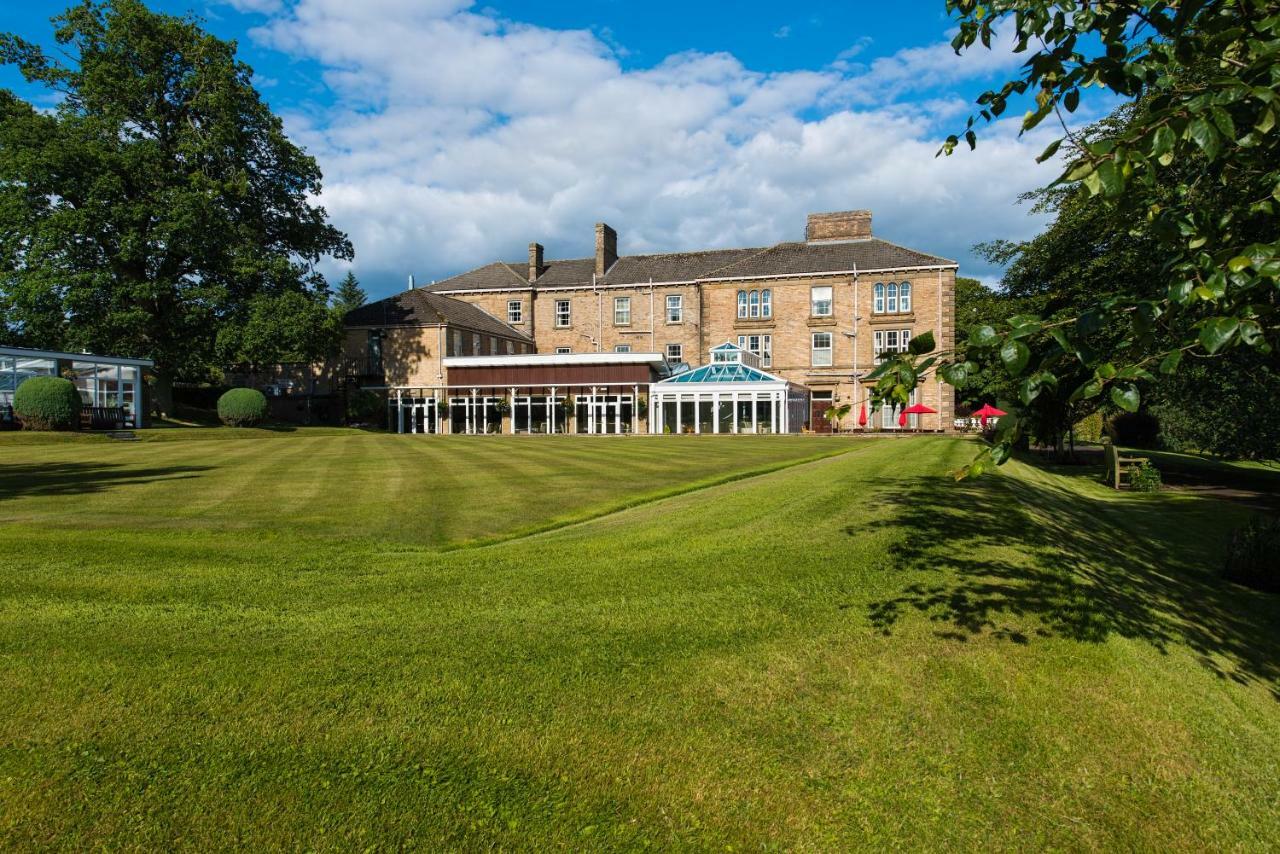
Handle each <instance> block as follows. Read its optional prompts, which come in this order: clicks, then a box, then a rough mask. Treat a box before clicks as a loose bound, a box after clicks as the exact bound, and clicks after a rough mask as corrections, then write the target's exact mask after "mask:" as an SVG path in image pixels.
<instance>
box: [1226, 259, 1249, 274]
mask: <svg viewBox="0 0 1280 854" xmlns="http://www.w3.org/2000/svg"><path fill="white" fill-rule="evenodd" d="M1248 266H1249V259H1248V258H1247V257H1245V256H1244V255H1237V256H1236V257H1234V258H1232V259H1231V260H1230V261H1228V262H1227V269H1228V270H1230V271H1231V272H1233V273H1239V272H1240V271H1241V270H1243V269H1245V268H1247V267H1248Z"/></svg>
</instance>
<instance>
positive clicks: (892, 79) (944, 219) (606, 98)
mask: <svg viewBox="0 0 1280 854" xmlns="http://www.w3.org/2000/svg"><path fill="white" fill-rule="evenodd" d="M234 2H235V3H236V5H239V6H246V7H247V6H264V7H265V6H270V5H271V0H234ZM268 11H270V10H268ZM254 38H255V39H257V40H258V41H259V42H260V43H262V44H264V45H266V46H269V47H274V48H276V49H279V50H283V51H286V52H288V53H290V54H293V55H295V56H299V57H304V58H307V59H310V60H314V61H316V62H318V63H319V64H320V65H321V66H322V67H323V68H325V69H326V70H325V82H326V84H327V85H328V86H329V87H330V88H331V89H332V90H333V91H334V93H335V94H336V98H337V100H336V104H334V105H332V106H326V107H324V108H323V109H319V108H318V109H317V110H315V111H311V112H295V113H292V114H288V115H287V116H286V121H287V124H288V127H289V130H290V132H291V134H292V135H293V136H294V137H295V138H296V139H298V140H299V141H300V142H302V143H303V144H305V145H306V146H307V148H308V149H309V151H311V153H313V154H314V155H316V157H317V158H318V159H319V161H320V164H321V167H322V168H323V169H324V172H325V176H326V180H325V187H324V193H323V199H322V201H323V204H324V205H325V206H326V207H327V208H328V210H329V213H330V215H331V217H332V219H333V221H334V222H335V224H337V225H338V226H339V227H340V228H343V229H344V230H346V231H348V232H349V234H350V235H351V237H352V240H353V242H354V244H355V247H356V263H355V267H356V269H357V271H358V272H359V273H360V274H361V275H362V277H363V278H364V279H365V281H366V282H367V283H369V284H372V285H373V286H374V289H375V290H389V289H391V288H394V287H398V286H399V285H400V283H401V282H402V281H403V277H404V274H405V273H407V272H409V271H414V272H416V273H418V274H419V278H420V279H421V278H422V277H423V276H424V275H426V276H427V277H429V278H430V277H436V276H443V275H448V274H451V273H453V272H458V271H460V270H463V269H466V268H468V267H470V266H474V265H477V264H481V263H487V262H488V261H490V260H493V259H495V258H498V257H502V258H508V259H518V258H521V257H522V256H523V253H524V247H525V246H526V245H527V244H528V242H529V241H531V240H538V241H540V242H542V243H544V244H545V245H546V246H547V249H548V254H549V255H550V256H551V257H573V256H581V255H585V254H589V252H590V251H591V245H592V237H593V233H592V224H593V223H595V222H596V221H597V220H601V219H604V220H608V221H609V222H610V223H611V224H613V225H614V226H615V227H616V228H617V229H618V231H619V240H620V248H621V249H622V250H623V251H624V252H638V251H665V250H678V249H695V248H706V247H712V246H732V245H760V244H768V243H772V242H776V241H778V240H785V239H798V238H799V237H800V235H801V234H802V233H803V228H804V218H805V214H806V213H808V212H810V211H818V210H839V209H845V208H854V207H866V208H871V209H872V210H873V211H874V212H875V231H876V233H877V234H878V235H880V236H882V237H885V238H886V239H889V240H893V241H895V242H898V243H902V244H905V245H909V246H912V247H914V248H918V249H921V250H924V251H928V252H934V253H937V254H942V255H947V256H950V257H955V258H957V259H958V260H960V261H961V262H962V263H966V264H967V263H969V262H971V261H972V260H973V259H972V257H971V256H970V255H969V252H968V247H969V246H970V245H971V244H973V243H974V242H977V241H979V240H987V239H991V238H993V237H1021V236H1026V235H1028V234H1030V233H1031V232H1032V231H1033V230H1034V228H1035V225H1036V223H1035V222H1033V221H1030V220H1028V218H1027V212H1026V210H1025V209H1024V208H1019V207H1015V206H1014V205H1013V202H1014V201H1015V199H1016V198H1017V196H1018V194H1019V193H1021V192H1023V191H1025V190H1027V189H1030V188H1032V187H1034V186H1038V185H1040V184H1043V183H1045V182H1046V181H1047V180H1049V178H1050V177H1051V175H1050V174H1049V172H1050V167H1047V166H1046V167H1036V165H1035V164H1034V156H1035V154H1036V153H1038V152H1039V151H1040V150H1041V149H1042V148H1043V146H1044V144H1045V135H1046V134H1047V131H1045V132H1042V133H1038V134H1036V135H1034V136H1033V137H1032V138H1027V139H1021V140H1020V139H1018V138H1017V134H1016V126H1014V125H1013V124H1011V123H1010V122H1004V123H1000V124H998V125H996V126H994V127H991V128H989V129H986V130H985V131H984V135H983V140H982V143H981V144H980V145H979V148H978V150H977V151H976V152H973V153H969V152H964V153H960V154H957V155H956V156H954V157H950V158H935V157H934V154H935V152H936V150H937V147H938V140H939V139H940V138H941V136H942V135H944V132H943V128H944V127H946V128H947V129H949V128H950V127H951V126H952V125H954V123H955V122H957V121H960V120H962V117H963V116H964V115H965V114H966V113H967V111H968V107H969V105H968V103H967V101H965V100H963V99H961V98H959V97H958V96H957V95H956V94H955V93H954V90H953V89H952V88H951V87H953V86H954V85H955V83H956V82H957V81H958V80H964V79H970V80H972V79H981V78H983V77H985V76H987V75H989V74H992V73H996V72H1001V71H1004V72H1008V71H1010V70H1011V69H1013V68H1014V67H1016V65H1017V64H1018V63H1019V62H1020V59H1019V58H1018V57H1016V56H1014V55H1013V54H1011V53H1010V52H1009V51H1007V50H1005V49H1000V50H993V51H990V52H987V51H977V52H975V53H973V54H969V55H967V56H966V57H963V58H957V57H956V56H955V55H954V53H953V52H952V50H951V48H950V46H949V44H947V43H946V42H944V41H939V43H937V44H933V45H927V46H923V47H919V48H912V49H909V50H904V51H900V52H899V53H897V54H894V55H893V56H891V57H882V58H879V59H876V60H874V61H872V62H871V63H870V64H869V65H866V66H863V65H854V64H852V63H850V62H849V60H851V59H852V57H853V56H855V55H856V54H857V52H858V51H860V50H861V49H863V48H865V46H866V45H867V44H868V43H869V40H868V39H865V38H864V39H860V40H858V41H857V42H856V43H855V45H854V46H853V47H852V48H850V50H847V51H845V52H844V53H843V54H842V55H841V58H839V59H837V60H834V61H833V62H832V64H831V65H829V66H826V67H823V68H818V69H815V70H810V71H797V72H787V73H775V74H770V73H764V72H761V71H756V70H752V69H749V68H746V67H744V66H743V64H742V63H741V62H740V61H739V60H737V59H736V58H735V57H733V56H731V55H729V54H724V53H714V54H705V53H684V54H678V55H673V56H670V57H667V58H666V59H665V60H664V61H662V62H661V63H660V64H658V65H657V66H655V67H651V68H645V69H638V70H627V69H624V68H623V67H622V66H621V64H620V62H619V60H618V53H617V52H616V51H615V49H614V48H612V47H610V46H609V45H608V44H606V43H605V42H604V41H602V40H601V39H600V38H598V37H597V36H596V35H593V34H592V33H590V32H586V31H557V30H551V29H546V28H541V27H535V26H530V25H527V24H523V23H519V22H512V21H504V20H499V19H497V18H495V17H492V16H491V15H489V14H483V13H478V12H475V11H473V10H472V8H471V5H470V3H468V2H466V0H428V2H421V0H368V2H362V3H353V2H351V0H298V2H296V3H294V4H293V5H291V6H289V7H287V8H281V9H279V10H277V11H276V12H275V13H274V14H272V15H270V17H269V18H268V20H267V21H266V23H265V24H264V25H263V26H262V27H260V28H258V29H257V30H255V31H254ZM935 90H936V91H935ZM908 96H911V97H914V98H917V100H913V101H907V100H903V99H905V98H907V97H908ZM921 97H927V100H918V99H919V98H921ZM972 267H973V269H972V272H977V273H982V274H984V275H990V272H991V271H990V270H986V269H982V268H981V265H972Z"/></svg>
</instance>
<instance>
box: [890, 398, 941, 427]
mask: <svg viewBox="0 0 1280 854" xmlns="http://www.w3.org/2000/svg"><path fill="white" fill-rule="evenodd" d="M937 411H938V410H936V409H930V408H929V407H927V406H925V405H924V404H923V403H913V404H911V405H910V406H908V407H907V408H906V409H904V410H902V414H901V415H899V416H898V426H899V427H906V426H907V416H908V415H933V414H934V413H936V412H937Z"/></svg>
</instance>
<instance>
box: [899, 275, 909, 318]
mask: <svg viewBox="0 0 1280 854" xmlns="http://www.w3.org/2000/svg"><path fill="white" fill-rule="evenodd" d="M898 311H899V312H901V313H902V314H910V313H911V283H910V282H903V283H902V284H900V285H898Z"/></svg>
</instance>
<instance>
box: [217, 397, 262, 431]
mask: <svg viewBox="0 0 1280 854" xmlns="http://www.w3.org/2000/svg"><path fill="white" fill-rule="evenodd" d="M218 420H220V421H221V422H222V423H223V424H226V425H227V426H228V427H252V426H254V425H255V424H261V423H262V422H263V421H265V420H267V398H266V396H265V395H263V393H262V392H260V391H258V390H257V389H256V388H233V389H231V390H230V391H228V392H227V393H226V394H224V395H222V397H220V398H218Z"/></svg>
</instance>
